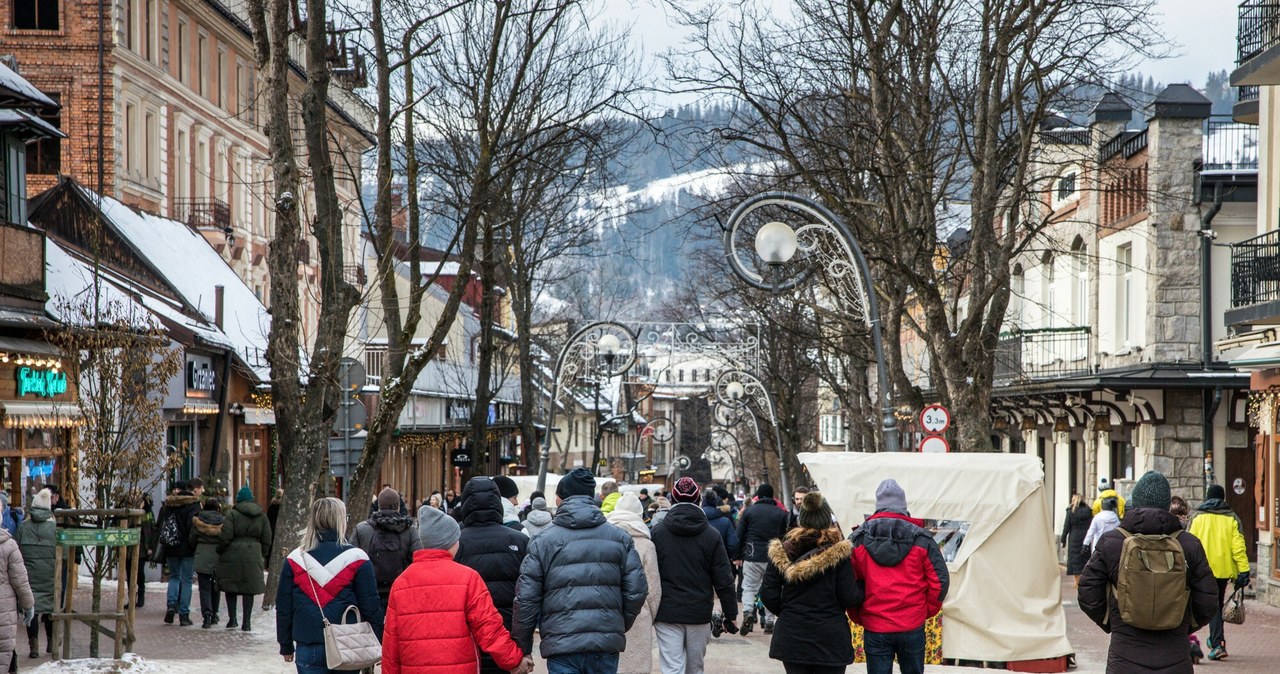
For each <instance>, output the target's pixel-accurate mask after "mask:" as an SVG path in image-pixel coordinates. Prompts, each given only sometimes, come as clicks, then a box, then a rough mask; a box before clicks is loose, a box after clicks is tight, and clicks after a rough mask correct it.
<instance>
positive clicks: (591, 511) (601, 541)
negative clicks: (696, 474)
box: [512, 496, 718, 658]
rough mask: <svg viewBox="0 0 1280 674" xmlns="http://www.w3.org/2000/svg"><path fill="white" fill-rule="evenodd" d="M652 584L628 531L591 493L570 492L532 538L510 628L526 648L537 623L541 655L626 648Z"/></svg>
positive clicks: (612, 651)
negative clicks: (613, 520)
mask: <svg viewBox="0 0 1280 674" xmlns="http://www.w3.org/2000/svg"><path fill="white" fill-rule="evenodd" d="M698 512H699V514H701V512H702V511H701V510H699V511H698ZM712 533H713V534H714V532H712ZM717 545H718V543H717ZM648 592H649V588H648V584H647V583H646V581H645V578H644V568H643V567H642V566H641V565H640V556H639V555H637V554H636V549H635V545H634V544H633V543H632V542H631V536H630V535H629V534H627V533H626V532H624V531H623V530H621V529H619V528H617V527H615V526H613V525H611V524H608V522H607V521H606V520H605V517H604V513H602V512H600V508H598V507H596V505H595V503H594V502H592V500H591V497H590V496H571V497H569V498H568V499H566V500H565V501H564V502H563V503H561V504H560V507H559V508H558V509H556V514H555V517H554V519H553V520H552V526H551V527H549V528H548V529H547V530H546V531H545V532H543V533H542V535H540V536H538V537H537V538H535V539H533V541H531V542H530V543H529V554H528V556H526V557H525V558H524V563H523V564H522V565H521V567H520V581H519V584H518V585H517V587H516V600H515V618H514V620H513V621H512V636H513V637H514V638H515V640H516V644H517V645H519V646H520V648H521V649H522V650H523V651H524V652H525V654H526V655H528V654H530V653H532V651H533V630H534V628H537V629H538V630H539V633H540V634H541V636H542V645H541V648H540V649H539V650H540V652H541V654H542V657H544V658H548V657H551V656H554V655H567V654H571V653H621V652H622V651H623V650H625V649H626V646H627V637H626V633H627V630H628V629H629V628H630V627H631V623H633V622H635V619H636V616H638V615H640V609H641V608H642V607H643V606H644V600H645V597H646V596H648ZM708 620H710V617H709V616H708Z"/></svg>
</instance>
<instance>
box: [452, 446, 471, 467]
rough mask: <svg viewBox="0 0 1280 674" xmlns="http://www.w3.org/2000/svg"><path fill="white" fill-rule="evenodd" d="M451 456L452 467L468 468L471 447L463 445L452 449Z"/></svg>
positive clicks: (469, 465)
mask: <svg viewBox="0 0 1280 674" xmlns="http://www.w3.org/2000/svg"><path fill="white" fill-rule="evenodd" d="M451 456H452V458H453V467H454V468H470V467H471V447H470V446H468V445H463V446H462V447H458V448H457V449H455V450H453V453H452V454H451Z"/></svg>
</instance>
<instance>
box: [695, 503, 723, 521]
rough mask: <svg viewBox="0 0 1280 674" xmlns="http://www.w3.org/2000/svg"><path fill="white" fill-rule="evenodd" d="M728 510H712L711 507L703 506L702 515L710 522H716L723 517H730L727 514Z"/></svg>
mask: <svg viewBox="0 0 1280 674" xmlns="http://www.w3.org/2000/svg"><path fill="white" fill-rule="evenodd" d="M727 510H728V508H727V507H725V506H720V507H719V508H712V507H711V506H702V513H703V514H704V515H706V516H707V521H708V522H714V521H716V520H718V519H720V518H721V517H728V515H729V513H728V512H726V511H727Z"/></svg>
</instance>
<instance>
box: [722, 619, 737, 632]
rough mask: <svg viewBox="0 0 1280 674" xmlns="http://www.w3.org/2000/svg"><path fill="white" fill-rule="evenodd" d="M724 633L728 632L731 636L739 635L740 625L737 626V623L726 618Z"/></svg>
mask: <svg viewBox="0 0 1280 674" xmlns="http://www.w3.org/2000/svg"><path fill="white" fill-rule="evenodd" d="M724 631H726V632H728V633H729V634H737V633H738V624H737V623H735V622H734V621H732V620H730V619H728V618H725V619H724Z"/></svg>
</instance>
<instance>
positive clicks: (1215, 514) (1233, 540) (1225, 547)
mask: <svg viewBox="0 0 1280 674" xmlns="http://www.w3.org/2000/svg"><path fill="white" fill-rule="evenodd" d="M1226 495H1227V492H1226V490H1225V489H1223V488H1222V485H1219V484H1214V485H1210V486H1209V490H1208V492H1207V493H1206V496H1207V497H1208V498H1206V499H1205V501H1204V503H1201V504H1200V507H1199V508H1196V513H1195V515H1193V516H1192V518H1191V525H1190V526H1189V527H1188V528H1187V529H1188V531H1190V532H1191V535H1193V536H1195V537H1196V538H1198V539H1200V543H1201V544H1202V545H1203V546H1204V554H1205V556H1206V557H1208V558H1209V568H1211V569H1213V577H1214V578H1216V579H1217V580H1218V612H1217V614H1215V615H1214V616H1213V618H1212V619H1211V620H1210V621H1209V659H1210V660H1222V659H1224V658H1226V657H1227V639H1226V636H1225V635H1224V634H1223V630H1222V604H1223V600H1225V599H1226V596H1227V583H1229V582H1231V581H1235V584H1236V587H1238V588H1240V587H1247V586H1248V585H1249V554H1248V552H1247V551H1246V550H1245V544H1244V526H1243V525H1242V524H1241V523H1240V518H1239V517H1237V516H1236V514H1235V512H1233V511H1232V510H1231V507H1230V506H1228V505H1227V502H1226Z"/></svg>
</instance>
